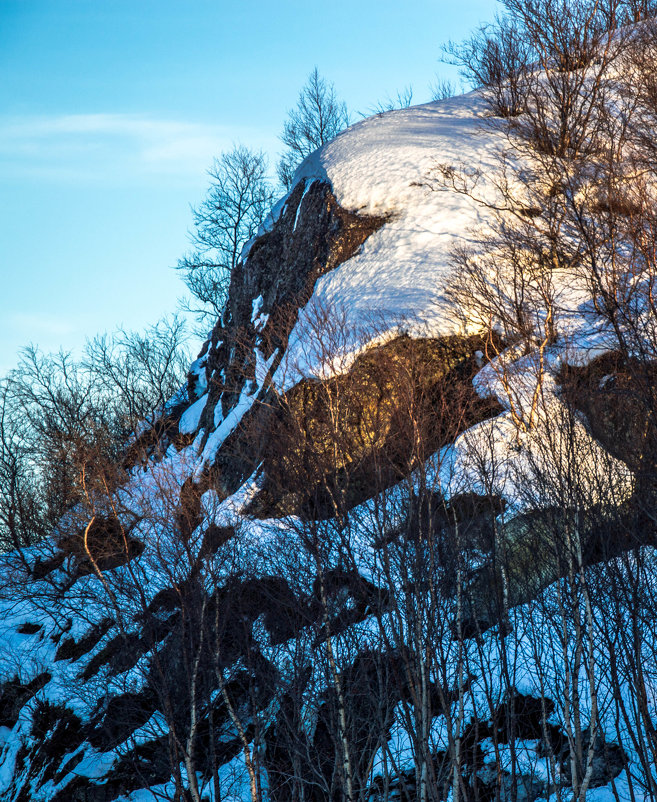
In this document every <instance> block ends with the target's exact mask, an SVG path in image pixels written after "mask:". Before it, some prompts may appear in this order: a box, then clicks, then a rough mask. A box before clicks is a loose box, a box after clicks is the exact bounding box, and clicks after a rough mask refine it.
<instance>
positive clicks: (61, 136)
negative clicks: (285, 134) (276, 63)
mask: <svg viewBox="0 0 657 802" xmlns="http://www.w3.org/2000/svg"><path fill="white" fill-rule="evenodd" d="M262 139H263V138H262V135H261V132H257V131H252V130H247V129H240V128H237V127H235V128H229V127H227V126H219V125H209V124H205V123H195V122H185V121H176V120H162V119H154V118H151V117H143V116H139V115H130V114H108V113H102V114H63V115H53V116H47V117H46V116H31V117H21V118H17V117H0V175H5V176H9V177H21V176H31V177H43V178H54V179H57V178H59V179H62V178H66V179H69V180H70V179H76V178H78V179H82V180H90V179H91V180H112V181H116V180H119V181H122V180H125V179H126V178H127V177H130V178H131V179H132V180H134V179H135V178H136V179H147V178H149V177H150V178H152V177H153V176H157V175H160V174H161V175H164V176H168V177H172V176H197V175H198V174H199V173H200V172H202V171H203V170H204V169H205V168H207V167H208V166H209V164H210V162H211V160H212V158H213V157H214V156H216V155H218V154H219V153H220V152H221V151H222V150H225V149H227V148H230V147H231V146H232V144H233V143H234V142H236V141H243V142H245V143H246V144H250V145H253V144H254V142H255V144H256V145H258V144H259V143H258V140H261V141H262ZM264 144H265V146H267V145H269V146H271V145H273V144H274V143H273V142H265V143H264Z"/></svg>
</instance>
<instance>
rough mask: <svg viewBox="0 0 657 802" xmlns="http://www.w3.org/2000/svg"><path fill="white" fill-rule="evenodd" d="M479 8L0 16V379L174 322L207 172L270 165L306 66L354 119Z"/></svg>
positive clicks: (24, 5) (33, 6)
mask: <svg viewBox="0 0 657 802" xmlns="http://www.w3.org/2000/svg"><path fill="white" fill-rule="evenodd" d="M496 8H497V6H496V3H495V2H494V0H466V2H464V3H461V4H455V3H454V2H446V0H433V1H432V2H430V1H429V0H413V2H410V3H408V4H401V3H399V1H398V0H396V1H395V2H390V1H389V0H332V2H331V3H308V2H305V3H302V2H297V1H296V0H279V2H271V0H270V2H262V1H261V0H254V1H253V2H249V0H242V2H234V3H233V2H231V3H229V2H225V1H224V0H215V1H214V2H210V0H185V2H183V0H157V2H154V1H153V0H0V75H2V81H0V246H1V247H0V277H1V279H2V283H1V285H0V372H1V373H4V372H5V371H6V370H7V369H8V368H10V367H11V366H13V364H15V361H16V355H17V351H18V349H19V348H20V347H21V346H23V345H26V344H27V343H29V342H33V343H35V344H38V345H39V346H41V347H42V348H44V349H45V350H57V349H58V348H59V347H60V346H61V347H64V348H67V349H71V348H76V347H78V346H79V345H81V344H82V343H83V342H84V340H85V338H86V337H90V336H93V335H94V334H96V333H98V332H101V331H105V330H110V329H112V328H114V327H116V326H117V325H125V326H127V327H129V328H141V327H143V326H144V325H146V324H147V323H149V322H154V321H155V320H157V319H158V318H159V317H160V316H162V315H163V314H165V313H167V312H171V311H173V310H175V308H176V302H177V298H178V296H179V295H180V294H181V293H182V290H183V287H182V284H181V282H180V278H179V276H178V275H177V274H176V272H175V271H174V270H172V269H171V268H172V266H173V265H175V263H176V261H177V259H178V257H179V256H180V255H181V254H182V253H183V252H184V251H185V249H186V248H187V246H188V240H187V230H188V228H189V226H190V222H191V215H190V211H189V206H190V203H197V202H198V201H200V200H201V198H202V197H203V193H204V191H205V188H206V185H207V180H206V176H205V170H206V168H207V167H208V166H209V164H210V162H211V160H212V157H213V156H214V155H217V154H219V153H220V152H221V151H222V150H224V149H227V148H230V147H231V146H232V145H233V144H234V143H237V142H241V143H244V144H246V145H249V146H251V147H254V148H262V149H264V150H265V151H267V152H268V153H269V154H270V158H271V161H272V162H273V161H274V160H275V158H276V156H277V153H278V152H279V150H280V143H279V141H278V134H279V132H280V130H281V127H282V123H283V120H284V118H285V115H286V112H287V110H288V109H289V108H291V107H292V106H293V105H294V103H295V100H296V97H297V95H298V92H299V89H300V88H301V86H302V84H303V83H304V81H305V79H306V77H307V75H308V73H309V72H310V71H311V70H312V68H313V67H314V66H315V65H317V66H318V67H319V70H320V72H321V73H322V74H323V75H324V76H325V77H326V78H327V79H329V80H330V81H332V82H334V84H335V87H336V90H337V92H338V94H339V95H340V96H341V97H342V98H344V99H345V100H346V101H347V103H348V106H349V108H350V110H351V111H352V112H353V113H354V117H355V118H356V119H357V118H358V114H357V112H359V111H360V112H364V113H366V112H367V111H368V109H371V108H372V107H373V106H375V105H376V103H377V102H379V101H382V100H385V99H386V97H390V96H394V95H395V94H396V93H397V91H398V90H403V89H404V87H406V86H408V85H411V86H412V87H413V90H414V102H418V103H419V102H423V101H425V100H428V99H429V85H430V83H431V82H432V81H433V80H434V79H435V75H436V72H439V73H441V75H442V76H444V77H449V76H451V75H453V73H451V72H450V69H449V68H448V67H445V66H444V65H441V64H440V62H439V59H440V46H441V44H442V43H443V42H445V41H447V40H448V39H460V38H462V37H464V36H465V35H467V33H468V32H469V30H470V29H471V28H472V27H474V26H475V25H477V24H478V23H479V22H483V21H487V20H490V19H491V18H492V17H493V15H494V13H495V10H496Z"/></svg>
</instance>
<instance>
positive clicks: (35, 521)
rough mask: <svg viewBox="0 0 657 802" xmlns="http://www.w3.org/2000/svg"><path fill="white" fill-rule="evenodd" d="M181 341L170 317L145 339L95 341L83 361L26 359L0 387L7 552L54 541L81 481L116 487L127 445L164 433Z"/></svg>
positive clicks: (177, 385) (0, 527) (65, 356)
mask: <svg viewBox="0 0 657 802" xmlns="http://www.w3.org/2000/svg"><path fill="white" fill-rule="evenodd" d="M185 339H186V334H185V330H184V326H183V324H182V322H181V321H180V320H177V319H175V318H172V319H169V320H163V321H161V322H160V323H158V324H156V325H155V326H153V327H151V328H150V329H149V330H147V331H146V332H144V334H137V333H133V332H123V331H122V332H118V333H117V334H115V335H112V336H107V335H104V336H100V337H97V338H96V339H95V340H92V341H90V342H88V343H87V345H86V348H85V350H84V352H83V354H82V355H81V356H80V357H77V358H76V357H74V356H72V355H71V354H69V353H64V352H60V353H58V354H50V355H48V354H44V353H42V352H41V351H39V350H38V349H36V348H33V347H30V348H27V349H25V350H24V351H23V354H22V356H21V359H20V361H19V364H18V366H17V367H16V368H15V369H14V370H13V371H11V372H10V373H9V374H8V375H7V376H6V377H5V378H4V379H3V380H2V383H1V384H0V393H1V395H0V404H1V413H0V471H1V473H0V494H1V498H2V502H1V503H0V515H1V516H2V517H1V520H0V543H1V544H2V547H3V548H12V547H14V548H15V547H20V546H26V545H31V544H33V543H35V542H37V541H38V540H40V539H42V538H44V537H46V536H48V535H50V533H51V532H52V531H53V529H54V528H55V527H56V525H57V523H58V521H59V520H60V519H61V517H62V515H64V514H65V513H66V512H67V511H68V510H69V509H71V508H72V507H74V506H75V504H76V503H78V502H79V501H80V499H81V498H83V496H84V492H85V491H84V488H83V483H82V478H81V477H82V476H83V475H84V476H85V477H86V482H87V484H88V485H90V484H93V483H107V484H108V486H110V487H115V486H117V484H119V483H120V482H121V481H122V480H123V478H124V476H125V469H124V461H125V460H126V459H127V458H128V457H129V451H130V445H131V442H132V441H134V440H136V439H137V437H138V436H139V435H140V434H141V432H142V430H144V429H148V428H149V426H150V427H155V429H157V432H156V435H157V436H154V437H153V438H152V441H153V443H155V442H156V440H157V439H158V437H160V436H161V435H162V434H163V433H164V431H163V429H164V428H165V422H166V418H167V406H168V405H170V404H172V399H175V397H176V394H177V393H178V392H179V391H180V389H181V387H182V386H183V385H184V382H185V377H186V368H187V364H188V361H189V355H188V353H187V351H186V349H185V347H184V344H185ZM179 401H183V399H182V398H181V399H179ZM173 403H175V401H174V402H173Z"/></svg>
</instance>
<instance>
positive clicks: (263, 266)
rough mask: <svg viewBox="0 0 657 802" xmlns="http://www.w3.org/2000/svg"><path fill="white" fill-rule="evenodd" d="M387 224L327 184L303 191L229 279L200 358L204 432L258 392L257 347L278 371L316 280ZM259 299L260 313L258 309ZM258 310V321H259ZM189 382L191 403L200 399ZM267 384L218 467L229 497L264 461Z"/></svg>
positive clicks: (216, 482) (219, 484)
mask: <svg viewBox="0 0 657 802" xmlns="http://www.w3.org/2000/svg"><path fill="white" fill-rule="evenodd" d="M384 223H385V218H381V217H367V216H363V215H357V214H354V213H353V212H349V211H347V210H345V209H343V208H341V207H340V205H339V204H338V203H337V201H336V199H335V197H334V195H333V193H332V191H331V188H330V186H329V185H328V184H326V183H322V182H320V181H314V182H311V183H309V184H307V185H306V184H304V183H301V184H299V185H298V186H297V187H296V188H295V189H294V190H293V191H292V193H291V195H290V197H289V198H288V200H287V202H286V204H285V207H284V209H283V210H282V212H281V214H280V217H279V218H278V220H277V221H276V222H275V224H274V225H273V227H272V229H271V230H270V231H269V232H267V233H265V234H263V235H262V236H261V237H259V238H258V239H257V240H256V241H255V242H254V243H253V245H252V246H251V249H250V251H249V253H248V256H247V258H246V259H245V260H244V261H243V262H242V263H240V264H239V265H238V266H237V268H236V269H235V271H234V273H233V276H232V278H231V283H230V290H229V297H228V303H227V306H226V311H225V314H224V317H223V320H220V321H219V322H218V323H217V325H216V326H215V328H214V330H213V332H212V335H211V338H210V341H209V343H207V344H206V346H204V349H203V351H202V352H201V355H202V356H203V357H204V358H205V368H204V370H205V377H206V382H207V387H208V401H207V403H206V405H205V408H204V411H203V415H202V417H201V420H200V426H201V427H203V428H205V430H206V436H207V434H208V433H209V432H211V431H212V430H213V429H214V420H215V417H216V416H215V408H217V406H218V407H219V408H220V410H221V414H222V416H223V417H225V416H226V415H227V414H228V413H229V412H230V410H231V409H233V408H234V406H235V404H236V403H237V400H238V399H239V397H240V394H241V393H242V391H243V390H244V389H245V388H248V387H249V386H250V385H251V386H252V392H254V393H255V392H256V389H255V385H254V381H255V366H256V357H255V349H256V347H257V348H258V349H259V350H260V352H261V354H262V356H263V357H264V358H265V359H269V358H270V357H272V356H273V362H272V364H271V368H270V374H271V373H273V371H275V370H276V368H277V367H278V364H279V362H280V360H281V358H282V356H283V353H284V351H285V348H286V346H287V339H288V337H289V334H290V332H291V331H292V328H293V327H294V324H295V323H296V321H297V317H298V314H299V309H300V308H301V307H302V306H304V305H305V304H306V303H307V302H308V301H309V299H310V297H311V295H312V292H313V289H314V286H315V282H316V281H317V279H318V278H319V277H320V276H322V275H324V274H325V273H328V272H329V271H331V270H333V269H335V268H336V267H338V266H339V265H340V264H342V262H344V261H346V260H347V259H349V258H350V257H352V256H353V255H354V254H355V253H356V252H357V251H358V249H359V248H360V247H361V245H362V244H363V243H364V242H365V240H366V239H367V238H368V237H369V236H370V235H371V234H372V233H374V232H375V231H376V230H377V229H379V228H380V227H381V226H382V225H383V224H384ZM257 299H260V300H259V306H258V309H257V310H256V309H255V307H254V302H255V301H256V300H257ZM256 311H257V315H256V314H255V313H256ZM197 392H198V391H197V382H196V378H195V376H193V375H191V376H190V383H189V394H190V401H193V400H194V399H195V398H196V397H197V396H196V394H197ZM272 400H273V398H272V395H271V393H269V392H268V389H267V384H266V382H265V384H264V386H262V387H261V389H260V391H258V398H257V401H258V402H259V403H257V404H255V405H254V407H253V408H252V410H251V411H250V412H249V413H247V415H246V417H245V419H244V420H243V423H242V425H241V426H240V427H238V429H237V430H236V431H235V432H234V433H233V435H232V436H231V437H229V438H228V440H227V441H226V442H225V444H224V446H223V447H222V449H221V452H220V453H219V454H218V455H217V458H216V460H215V467H214V470H213V478H212V484H213V486H214V487H215V488H216V489H218V490H220V491H221V492H222V494H223V495H230V494H231V493H233V492H235V490H237V488H238V487H239V485H240V484H241V482H242V481H243V480H244V479H245V478H246V477H247V476H248V475H249V474H250V473H251V471H252V469H253V465H254V464H257V462H258V461H259V454H258V453H254V446H253V441H252V437H251V435H252V432H253V431H254V430H257V431H260V432H265V431H266V430H267V422H268V418H269V410H270V406H271V403H272Z"/></svg>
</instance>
